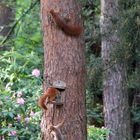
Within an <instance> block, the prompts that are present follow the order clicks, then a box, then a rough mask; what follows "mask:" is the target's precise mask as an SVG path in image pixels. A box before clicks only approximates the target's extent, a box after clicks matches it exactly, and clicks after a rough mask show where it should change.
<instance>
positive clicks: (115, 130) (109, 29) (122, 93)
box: [101, 0, 132, 140]
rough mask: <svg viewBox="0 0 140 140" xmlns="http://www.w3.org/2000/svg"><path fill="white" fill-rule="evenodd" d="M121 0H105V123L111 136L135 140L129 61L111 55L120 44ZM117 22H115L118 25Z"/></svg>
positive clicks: (103, 5) (102, 10) (103, 53)
mask: <svg viewBox="0 0 140 140" xmlns="http://www.w3.org/2000/svg"><path fill="white" fill-rule="evenodd" d="M118 15H119V5H118V0H101V33H102V58H103V64H104V69H105V72H104V89H103V95H104V117H105V127H107V128H108V129H109V130H110V131H111V133H110V135H109V140H132V133H131V125H130V110H129V105H128V92H127V87H126V82H125V80H126V77H127V72H126V65H125V63H124V62H123V61H122V62H118V61H117V60H114V61H112V59H115V58H113V57H112V56H111V54H112V53H115V48H116V47H117V46H118V45H119V41H120V40H119V37H118V35H117V32H118V29H117V26H115V25H117V21H118V18H119V16H118ZM114 24H115V25H114Z"/></svg>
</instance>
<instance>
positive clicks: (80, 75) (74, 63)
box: [41, 0, 86, 140]
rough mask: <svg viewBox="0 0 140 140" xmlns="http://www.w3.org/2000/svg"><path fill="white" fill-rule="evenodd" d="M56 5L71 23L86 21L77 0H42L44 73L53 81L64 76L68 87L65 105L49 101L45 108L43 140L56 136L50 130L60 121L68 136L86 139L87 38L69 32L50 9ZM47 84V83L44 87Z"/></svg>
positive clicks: (56, 9)
mask: <svg viewBox="0 0 140 140" xmlns="http://www.w3.org/2000/svg"><path fill="white" fill-rule="evenodd" d="M51 9H53V10H54V11H56V12H59V15H60V16H62V17H66V18H67V17H68V18H69V19H70V22H71V23H76V24H77V23H78V24H81V25H82V19H81V17H80V10H81V7H80V6H79V5H78V3H77V2H76V1H75V0H65V1H64V0H46V1H44V0H41V14H42V16H41V17H42V19H41V20H42V30H43V35H44V36H43V37H44V55H45V64H44V67H45V68H44V69H45V70H44V77H45V76H46V75H47V81H48V80H49V81H50V82H51V83H52V82H53V81H56V80H62V81H64V82H65V83H66V85H67V87H66V90H65V91H64V92H62V100H63V106H62V107H60V108H57V107H55V105H52V104H49V105H48V108H49V109H48V110H47V111H44V112H43V117H42V121H41V131H42V139H43V140H53V139H54V138H52V137H51V134H49V129H48V127H49V125H52V124H53V125H57V124H58V123H60V122H61V121H62V120H63V119H64V120H65V121H64V124H63V125H62V126H61V127H60V128H59V129H60V131H61V133H62V135H63V138H64V140H77V139H79V140H86V107H85V59H84V41H83V40H84V39H83V35H80V36H79V37H74V36H69V35H66V34H65V33H64V32H63V31H62V30H61V29H60V28H58V27H57V25H56V24H55V23H54V21H53V20H52V17H51V15H50V13H49V11H50V10H51ZM46 88H47V86H46V83H44V91H45V90H46Z"/></svg>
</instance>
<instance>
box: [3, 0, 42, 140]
mask: <svg viewBox="0 0 140 140" xmlns="http://www.w3.org/2000/svg"><path fill="white" fill-rule="evenodd" d="M16 2H17V6H16V10H15V12H16V13H15V14H16V19H19V18H20V17H21V16H22V14H23V13H24V12H25V11H26V10H27V9H28V8H29V6H30V4H31V2H32V1H31V0H30V1H29V0H24V2H21V1H20V0H17V1H16ZM39 14H40V13H39V6H38V5H36V6H35V7H34V9H32V10H30V11H29V12H28V14H26V15H25V16H24V17H23V18H22V19H21V20H20V22H18V25H17V26H16V28H15V32H14V33H13V38H12V39H10V40H8V41H7V42H6V43H5V45H6V46H8V47H9V49H8V50H7V51H1V52H0V135H3V136H4V138H5V139H31V140H32V139H37V140H38V139H40V127H39V123H40V119H41V110H40V109H39V107H38V106H37V102H38V98H39V96H40V94H41V93H42V73H43V72H42V71H43V61H42V60H43V48H42V44H41V42H42V40H41V29H40V22H39ZM15 36H16V38H14V37H15ZM34 70H36V71H37V72H38V73H35V74H34V73H33V71H34ZM39 72H40V73H41V74H39Z"/></svg>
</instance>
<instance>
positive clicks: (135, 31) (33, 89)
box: [0, 0, 140, 140]
mask: <svg viewBox="0 0 140 140" xmlns="http://www.w3.org/2000/svg"><path fill="white" fill-rule="evenodd" d="M81 3H82V12H83V13H82V16H83V19H84V27H85V33H84V36H85V43H86V45H85V49H86V69H87V81H86V105H87V118H88V121H87V125H88V138H89V139H93V140H94V139H95V140H102V139H105V138H106V136H107V135H108V134H109V131H108V130H106V129H105V128H104V127H103V126H104V119H103V95H102V92H103V87H102V83H103V76H102V72H103V71H105V70H103V69H102V68H103V64H102V58H101V36H100V1H99V0H85V1H84V0H83V1H82V2H81ZM3 5H4V6H8V7H10V8H11V9H12V16H11V17H12V18H13V19H14V21H13V22H11V23H10V24H9V25H7V27H6V28H8V27H10V33H9V34H6V35H5V36H4V37H3V36H1V37H0V137H1V138H2V137H3V138H5V139H6V138H9V139H16V138H19V139H24V138H27V139H30V140H32V139H38V140H40V138H41V132H40V125H39V124H40V120H41V115H42V111H41V109H40V108H39V107H38V105H37V101H38V98H39V97H40V95H41V94H42V81H43V69H44V68H43V67H44V64H43V44H42V32H41V21H40V5H39V1H38V0H37V1H35V0H22V1H21V0H16V1H15V0H7V1H6V2H5V0H3V1H1V4H0V8H1V7H2V6H3ZM121 5H122V6H123V7H124V9H125V11H122V13H121V14H122V16H121V17H120V23H123V26H122V28H121V29H122V30H121V31H120V35H121V39H122V41H121V42H122V44H121V45H120V47H118V49H117V50H116V53H115V54H112V58H115V60H114V61H113V63H112V65H113V64H114V63H116V61H122V60H124V61H125V60H127V62H129V64H128V67H129V68H128V71H129V75H128V77H127V88H128V90H129V97H130V107H131V113H132V124H133V125H132V127H133V131H134V133H135V134H134V135H135V137H137V138H140V134H139V133H140V130H139V128H140V110H139V109H140V13H139V12H138V8H140V5H139V1H134V0H133V1H132V0H129V1H127V0H122V3H121ZM2 29H3V28H2V27H0V32H1V31H2ZM128 60H129V61H128ZM112 65H111V67H112Z"/></svg>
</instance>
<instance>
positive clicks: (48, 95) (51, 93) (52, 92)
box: [38, 87, 58, 110]
mask: <svg viewBox="0 0 140 140" xmlns="http://www.w3.org/2000/svg"><path fill="white" fill-rule="evenodd" d="M57 93H58V90H57V89H56V88H53V87H49V88H48V89H47V91H46V92H45V93H44V94H43V95H42V96H41V97H40V99H39V101H38V105H39V106H40V107H41V108H43V109H45V110H47V107H46V99H48V102H49V101H54V100H55V97H56V95H57Z"/></svg>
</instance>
